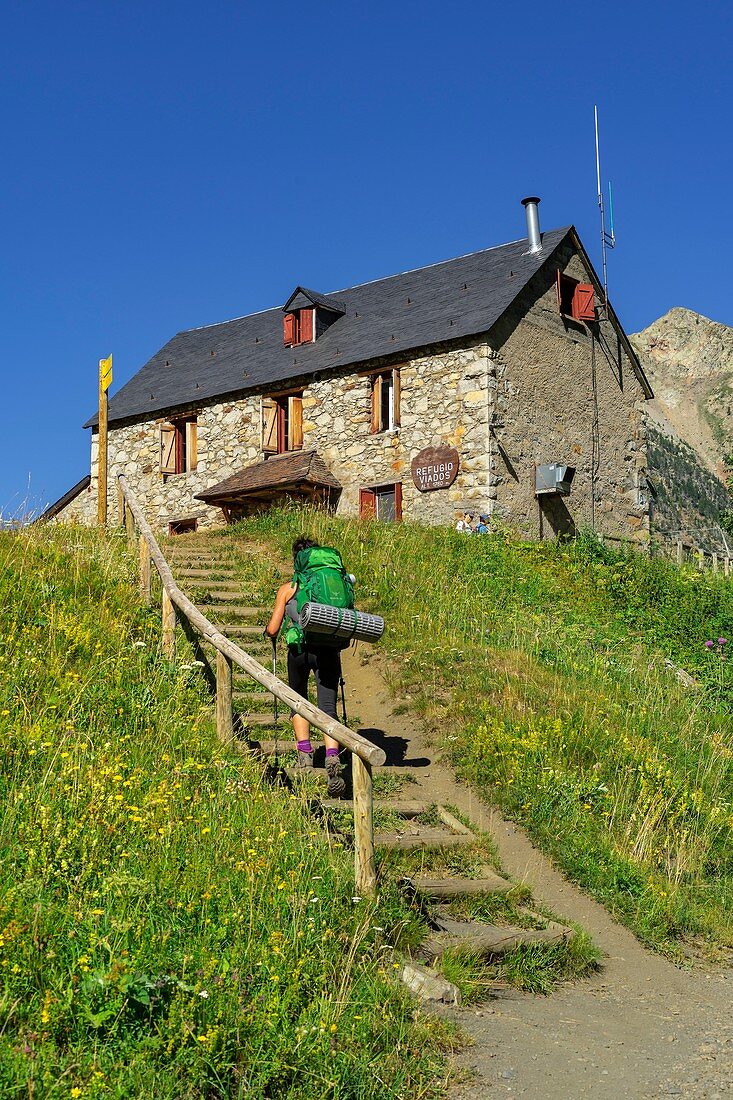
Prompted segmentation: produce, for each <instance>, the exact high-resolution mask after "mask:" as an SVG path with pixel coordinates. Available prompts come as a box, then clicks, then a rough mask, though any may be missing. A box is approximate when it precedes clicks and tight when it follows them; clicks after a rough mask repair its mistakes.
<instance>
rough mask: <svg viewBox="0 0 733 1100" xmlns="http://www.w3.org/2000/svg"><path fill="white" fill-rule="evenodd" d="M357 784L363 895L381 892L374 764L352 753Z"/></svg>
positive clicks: (356, 824) (359, 885)
mask: <svg viewBox="0 0 733 1100" xmlns="http://www.w3.org/2000/svg"><path fill="white" fill-rule="evenodd" d="M351 768H352V779H353V783H354V854H355V863H356V892H357V894H358V895H359V896H360V897H364V898H374V897H376V895H377V865H376V861H375V858H374V815H373V804H372V766H371V764H368V763H366V761H364V760H362V759H361V758H360V757H358V756H357V755H356V753H352V755H351Z"/></svg>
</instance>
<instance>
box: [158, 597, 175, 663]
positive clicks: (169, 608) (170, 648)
mask: <svg viewBox="0 0 733 1100" xmlns="http://www.w3.org/2000/svg"><path fill="white" fill-rule="evenodd" d="M161 618H162V635H163V656H164V657H167V658H168V660H169V661H172V660H173V658H174V657H175V655H176V609H175V607H174V606H173V601H172V600H171V598H170V596H169V595H168V590H167V589H166V588H165V587H164V588H163V603H162V611H161Z"/></svg>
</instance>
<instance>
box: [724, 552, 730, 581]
mask: <svg viewBox="0 0 733 1100" xmlns="http://www.w3.org/2000/svg"><path fill="white" fill-rule="evenodd" d="M723 571H724V573H725V575H726V577H729V576H730V555H729V554H726V555H725V562H724V563H723Z"/></svg>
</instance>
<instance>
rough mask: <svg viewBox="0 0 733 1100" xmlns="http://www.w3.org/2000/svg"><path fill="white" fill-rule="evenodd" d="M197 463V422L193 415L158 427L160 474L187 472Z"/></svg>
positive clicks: (194, 467) (193, 468)
mask: <svg viewBox="0 0 733 1100" xmlns="http://www.w3.org/2000/svg"><path fill="white" fill-rule="evenodd" d="M197 465H198V441H197V424H196V417H195V416H185V417H181V419H180V420H171V422H170V424H163V425H162V426H161V429H160V472H161V474H187V473H190V472H191V470H195V469H196V466H197Z"/></svg>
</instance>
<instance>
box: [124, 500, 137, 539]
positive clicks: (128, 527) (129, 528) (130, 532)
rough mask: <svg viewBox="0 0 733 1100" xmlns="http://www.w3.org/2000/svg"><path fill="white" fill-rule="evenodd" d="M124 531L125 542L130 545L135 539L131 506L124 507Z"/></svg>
mask: <svg viewBox="0 0 733 1100" xmlns="http://www.w3.org/2000/svg"><path fill="white" fill-rule="evenodd" d="M125 533H126V534H127V544H128V546H129V547H132V544H133V542H134V541H135V517H134V516H133V514H132V509H131V508H125Z"/></svg>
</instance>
